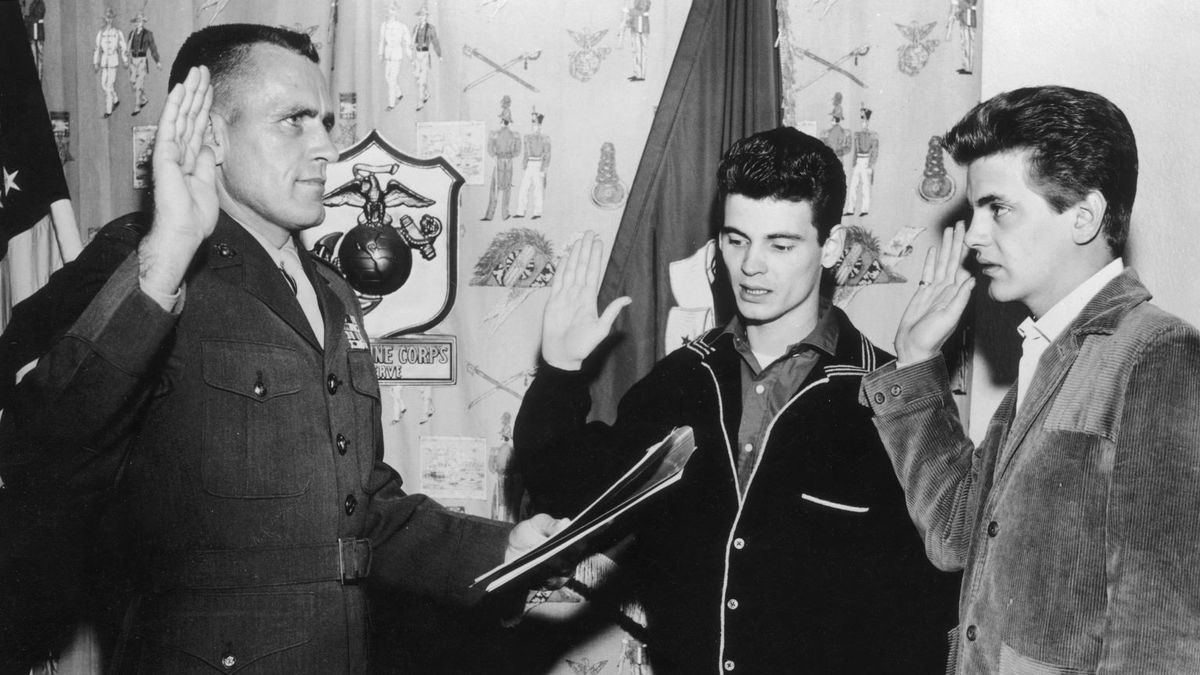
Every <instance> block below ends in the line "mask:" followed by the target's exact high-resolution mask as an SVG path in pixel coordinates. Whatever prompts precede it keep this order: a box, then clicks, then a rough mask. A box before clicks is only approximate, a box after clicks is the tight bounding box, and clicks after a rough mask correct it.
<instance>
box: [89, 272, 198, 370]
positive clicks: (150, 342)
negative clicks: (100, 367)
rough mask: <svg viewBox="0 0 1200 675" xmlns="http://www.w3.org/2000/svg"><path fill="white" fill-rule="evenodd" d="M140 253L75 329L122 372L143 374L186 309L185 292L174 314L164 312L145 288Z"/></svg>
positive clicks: (180, 296) (114, 275)
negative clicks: (141, 280) (138, 262)
mask: <svg viewBox="0 0 1200 675" xmlns="http://www.w3.org/2000/svg"><path fill="white" fill-rule="evenodd" d="M137 270H138V268H137V254H136V252H135V253H133V254H130V257H129V258H128V259H126V260H125V262H124V263H122V265H121V266H120V267H118V268H117V271H116V272H114V273H113V275H112V277H111V278H110V279H109V280H108V282H107V283H106V284H105V285H104V288H102V289H101V290H100V293H98V294H97V295H96V297H95V298H94V299H93V300H92V303H91V305H89V306H88V308H87V310H85V311H84V313H83V315H82V316H80V317H79V320H78V321H77V322H76V323H75V325H74V326H73V327H72V328H71V330H70V334H71V335H73V336H75V337H77V338H79V339H81V340H83V341H85V342H87V343H89V344H91V345H92V346H93V348H94V349H95V351H96V353H97V354H98V355H99V356H100V357H101V358H103V359H104V360H105V361H107V362H109V363H111V364H112V365H113V366H115V367H117V368H119V369H120V370H122V371H124V372H127V373H133V374H140V373H142V372H144V371H145V370H146V368H147V367H148V365H149V363H150V361H151V360H152V359H153V358H154V355H155V354H157V352H158V348H159V346H160V345H161V344H162V341H163V339H165V337H166V336H167V334H168V333H169V332H170V331H171V329H172V328H174V326H175V323H176V320H177V319H178V317H179V312H180V311H182V309H183V291H182V289H181V291H180V293H179V298H178V299H177V300H176V302H175V304H174V308H173V311H171V312H168V311H166V310H164V309H163V308H162V307H161V306H160V305H159V304H158V303H157V302H156V301H155V300H154V299H152V298H151V297H150V296H149V295H147V294H146V293H145V292H144V291H142V289H141V284H140V283H139V282H138V274H137Z"/></svg>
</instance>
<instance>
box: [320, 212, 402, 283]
mask: <svg viewBox="0 0 1200 675" xmlns="http://www.w3.org/2000/svg"><path fill="white" fill-rule="evenodd" d="M338 262H340V263H341V268H342V274H343V275H345V277H346V281H348V282H350V286H351V287H352V288H354V290H356V291H358V292H359V293H363V294H365V295H387V294H388V293H392V292H394V291H396V290H397V289H399V288H400V287H401V286H403V285H404V282H406V281H408V276H409V274H411V273H412V265H413V260H412V249H410V248H409V247H408V245H407V244H406V243H404V240H403V239H402V238H401V237H400V234H399V233H398V232H396V230H394V229H392V228H390V227H372V226H368V225H358V226H356V227H354V228H352V229H351V230H350V231H349V232H347V233H346V237H345V238H344V239H342V245H341V246H340V247H338Z"/></svg>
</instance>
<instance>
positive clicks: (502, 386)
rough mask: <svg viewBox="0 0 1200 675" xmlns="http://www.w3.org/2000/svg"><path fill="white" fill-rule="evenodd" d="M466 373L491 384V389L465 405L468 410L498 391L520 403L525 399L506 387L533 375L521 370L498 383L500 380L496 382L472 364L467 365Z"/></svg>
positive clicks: (522, 395) (529, 371)
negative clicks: (513, 397)
mask: <svg viewBox="0 0 1200 675" xmlns="http://www.w3.org/2000/svg"><path fill="white" fill-rule="evenodd" d="M467 372H468V373H471V374H472V375H475V376H477V377H481V378H483V379H484V380H487V381H488V382H491V383H492V385H493V386H492V388H491V389H488V390H487V391H485V392H483V393H482V394H480V395H479V396H476V397H475V398H474V399H472V401H471V402H470V403H468V404H467V409H468V410H469V409H471V408H474V407H475V406H476V405H478V404H479V402H480V401H482V400H483V399H485V398H487V397H488V396H491V395H492V394H494V393H496V392H498V391H504V392H508V393H509V394H512V395H513V396H515V397H516V399H517V400H518V401H520V400H521V399H523V398H525V396H524V394H519V393H517V392H516V391H515V390H513V389H512V388H510V387H509V386H508V385H510V384H512V383H513V382H516V381H517V380H519V379H522V378H526V377H532V376H533V374H534V371H533V370H522V371H521V372H519V373H517V374H516V375H511V376H509V377H506V378H504V381H500V380H497V379H496V378H494V377H492V376H491V375H488V374H487V373H485V372H483V370H481V369H480V368H479V366H477V365H475V364H474V363H470V362H468V363H467Z"/></svg>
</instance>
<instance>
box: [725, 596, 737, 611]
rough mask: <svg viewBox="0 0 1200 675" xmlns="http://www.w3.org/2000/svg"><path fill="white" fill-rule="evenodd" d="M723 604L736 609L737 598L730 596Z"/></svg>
mask: <svg viewBox="0 0 1200 675" xmlns="http://www.w3.org/2000/svg"><path fill="white" fill-rule="evenodd" d="M725 606H726V607H728V608H729V609H737V608H738V601H737V598H730V599H729V602H726V603H725Z"/></svg>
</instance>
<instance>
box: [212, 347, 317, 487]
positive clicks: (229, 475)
mask: <svg viewBox="0 0 1200 675" xmlns="http://www.w3.org/2000/svg"><path fill="white" fill-rule="evenodd" d="M202 350H203V365H202V367H203V372H204V382H205V384H206V385H208V386H207V387H206V388H205V392H204V459H203V467H202V473H203V482H204V489H205V491H206V492H208V493H209V494H212V495H215V496H218V497H235V498H260V499H261V498H273V497H293V496H296V495H299V494H303V493H304V492H305V491H307V490H308V487H309V483H310V482H311V480H312V470H313V466H312V464H313V463H312V462H311V461H309V460H308V459H307V458H304V457H301V456H298V453H301V452H303V449H304V447H305V446H306V444H305V439H304V438H303V432H302V423H303V420H304V418H305V412H304V410H303V409H302V404H301V402H300V376H301V373H302V372H303V367H304V366H303V362H302V360H301V358H300V355H299V354H298V353H297V352H296V351H295V350H294V349H291V348H289V347H282V346H277V345H268V344H261V343H255V342H236V341H232V340H208V341H205V342H204V343H203V347H202Z"/></svg>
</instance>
